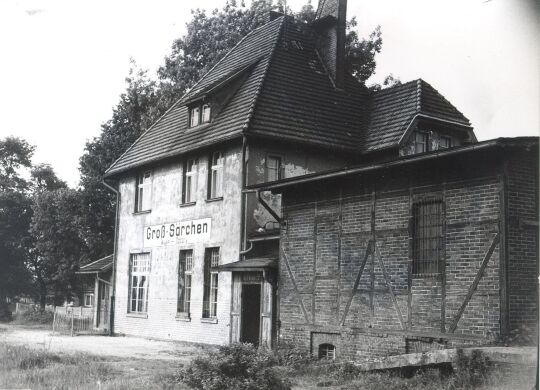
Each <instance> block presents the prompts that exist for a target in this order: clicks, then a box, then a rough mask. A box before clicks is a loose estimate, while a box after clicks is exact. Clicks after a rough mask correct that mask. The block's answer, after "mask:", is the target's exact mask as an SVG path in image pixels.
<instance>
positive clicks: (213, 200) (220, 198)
mask: <svg viewBox="0 0 540 390" xmlns="http://www.w3.org/2000/svg"><path fill="white" fill-rule="evenodd" d="M220 200H223V196H219V197H217V198H210V199H206V203H211V202H219V201H220Z"/></svg>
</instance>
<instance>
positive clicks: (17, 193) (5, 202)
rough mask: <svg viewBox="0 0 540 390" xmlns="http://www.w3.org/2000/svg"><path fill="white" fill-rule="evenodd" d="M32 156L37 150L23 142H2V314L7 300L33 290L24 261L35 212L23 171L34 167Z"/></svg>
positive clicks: (3, 140)
mask: <svg viewBox="0 0 540 390" xmlns="http://www.w3.org/2000/svg"><path fill="white" fill-rule="evenodd" d="M33 152H34V147H33V146H31V145H29V144H28V143H27V142H26V141H25V140H23V139H20V138H16V137H7V138H4V139H2V140H0V270H2V281H1V283H0V312H2V311H4V310H3V308H2V306H3V305H4V304H5V301H6V300H5V298H6V297H14V296H16V295H18V294H20V293H23V292H28V291H29V288H30V276H29V274H28V272H27V269H26V267H25V261H26V258H27V254H28V252H29V250H30V242H31V240H30V235H29V233H28V229H29V227H30V219H31V216H32V209H31V199H30V197H29V195H28V182H27V181H26V180H25V179H24V178H23V177H22V176H21V173H22V172H21V171H23V170H24V169H28V168H29V167H30V166H31V158H32V154H33ZM0 314H1V313H0Z"/></svg>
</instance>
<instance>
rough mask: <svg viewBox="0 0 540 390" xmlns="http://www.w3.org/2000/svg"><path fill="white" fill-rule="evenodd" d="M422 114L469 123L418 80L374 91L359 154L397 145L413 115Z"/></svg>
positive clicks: (446, 101) (433, 90) (428, 86)
mask: <svg viewBox="0 0 540 390" xmlns="http://www.w3.org/2000/svg"><path fill="white" fill-rule="evenodd" d="M418 114H424V115H429V116H433V117H437V118H440V119H445V120H450V121H453V122H458V123H461V124H463V125H469V124H470V122H469V120H468V119H467V118H466V117H465V116H464V115H463V114H462V113H461V112H459V111H458V110H457V109H456V108H455V107H454V106H453V105H452V104H451V103H450V102H449V101H448V100H446V99H445V98H444V97H443V96H442V95H441V94H440V93H439V92H437V90H436V89H435V88H433V87H432V86H431V85H429V84H428V83H426V82H425V81H423V80H421V79H418V80H414V81H410V82H408V83H405V84H401V85H397V86H394V87H391V88H386V89H382V90H380V91H377V92H374V93H373V96H372V101H371V108H370V122H369V126H368V128H367V131H366V133H365V135H364V139H363V147H362V150H363V151H374V150H379V149H384V148H389V147H394V146H397V144H398V142H399V140H400V138H401V136H402V135H403V133H404V132H405V130H406V129H407V127H408V125H409V124H410V123H411V121H412V119H413V118H414V117H415V115H418Z"/></svg>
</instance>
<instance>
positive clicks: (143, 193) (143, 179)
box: [135, 171, 152, 212]
mask: <svg viewBox="0 0 540 390" xmlns="http://www.w3.org/2000/svg"><path fill="white" fill-rule="evenodd" d="M151 202H152V171H144V172H143V173H141V174H139V175H138V176H137V192H136V193H135V212H140V211H148V210H150V206H151V204H152V203H151Z"/></svg>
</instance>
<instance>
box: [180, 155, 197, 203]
mask: <svg viewBox="0 0 540 390" xmlns="http://www.w3.org/2000/svg"><path fill="white" fill-rule="evenodd" d="M183 182H184V183H183V184H184V185H183V191H182V203H194V202H195V201H196V200H197V198H196V195H197V160H195V159H190V160H187V161H186V162H185V163H184V177H183Z"/></svg>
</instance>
